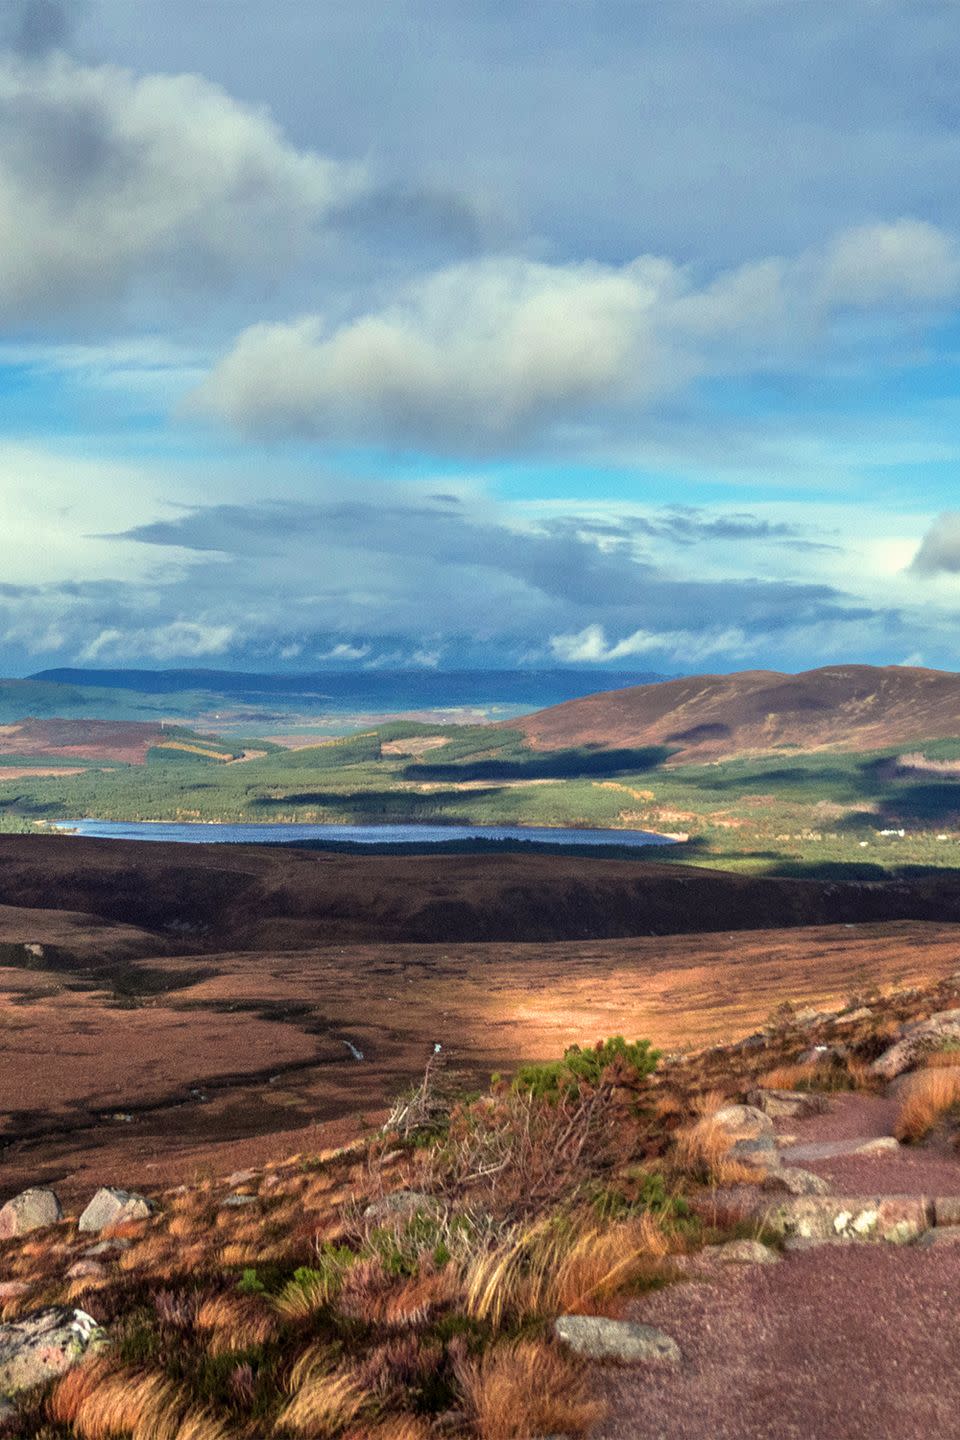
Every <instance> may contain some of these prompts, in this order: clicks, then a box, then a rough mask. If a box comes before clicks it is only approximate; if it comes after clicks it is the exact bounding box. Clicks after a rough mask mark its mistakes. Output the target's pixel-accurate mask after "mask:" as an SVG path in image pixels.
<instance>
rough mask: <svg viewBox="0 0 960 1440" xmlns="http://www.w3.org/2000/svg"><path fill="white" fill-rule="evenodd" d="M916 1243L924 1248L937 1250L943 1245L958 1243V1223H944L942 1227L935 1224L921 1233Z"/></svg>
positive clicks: (959, 1237)
mask: <svg viewBox="0 0 960 1440" xmlns="http://www.w3.org/2000/svg"><path fill="white" fill-rule="evenodd" d="M917 1244H918V1245H920V1246H922V1247H923V1249H924V1250H929V1249H931V1248H936V1249H938V1250H939V1249H940V1248H941V1247H942V1246H944V1245H960V1225H946V1226H944V1227H943V1228H942V1229H941V1227H940V1226H939V1225H937V1226H935V1227H934V1228H933V1229H932V1230H927V1231H926V1232H925V1233H924V1234H923V1235H921V1236H920V1238H919V1239H918V1241H917Z"/></svg>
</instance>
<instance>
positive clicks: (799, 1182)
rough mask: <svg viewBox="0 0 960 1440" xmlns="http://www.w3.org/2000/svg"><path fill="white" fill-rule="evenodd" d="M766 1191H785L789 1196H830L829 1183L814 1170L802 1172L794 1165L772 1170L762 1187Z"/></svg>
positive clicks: (779, 1166) (780, 1166) (781, 1166)
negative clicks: (815, 1173)
mask: <svg viewBox="0 0 960 1440" xmlns="http://www.w3.org/2000/svg"><path fill="white" fill-rule="evenodd" d="M761 1188H762V1189H764V1190H783V1191H786V1193H787V1194H788V1195H829V1194H830V1184H829V1181H827V1180H824V1178H823V1176H822V1175H814V1173H813V1171H812V1170H800V1169H798V1168H797V1167H795V1166H792V1165H778V1166H777V1167H776V1169H774V1170H772V1171H771V1172H770V1174H769V1175H767V1177H766V1179H765V1180H764V1182H763V1185H762V1187H761Z"/></svg>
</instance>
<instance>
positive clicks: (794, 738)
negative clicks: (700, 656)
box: [511, 665, 960, 761]
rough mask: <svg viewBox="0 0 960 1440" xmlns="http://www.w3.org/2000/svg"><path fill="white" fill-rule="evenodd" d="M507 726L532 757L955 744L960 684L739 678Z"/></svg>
mask: <svg viewBox="0 0 960 1440" xmlns="http://www.w3.org/2000/svg"><path fill="white" fill-rule="evenodd" d="M511 724H512V725H514V726H517V727H518V728H520V729H522V730H523V731H524V733H525V734H526V736H527V738H528V740H529V742H530V743H531V744H532V745H533V746H535V747H536V748H538V749H544V750H554V749H562V748H566V747H568V746H576V745H600V746H611V747H613V746H616V747H621V746H624V747H626V746H644V745H670V746H675V747H676V748H677V750H678V751H680V752H681V753H680V756H678V758H682V759H683V760H684V761H688V760H695V759H696V760H720V759H729V758H731V757H732V756H735V755H738V754H743V753H758V752H760V753H762V752H770V751H776V750H781V749H794V750H796V749H799V750H819V749H824V748H829V747H836V748H840V749H847V750H850V749H855V750H874V749H881V748H883V747H884V746H889V745H900V744H911V743H915V742H917V741H921V740H938V739H947V738H952V737H953V736H956V735H960V675H957V674H954V673H953V672H952V671H947V670H925V669H920V668H915V667H912V666H902V665H885V666H874V665H829V666H824V667H823V668H822V669H819V670H805V671H803V672H802V673H801V674H799V675H788V674H783V673H781V672H779V671H776V670H743V671H739V672H737V673H735V674H732V675H693V676H686V677H684V678H682V679H679V680H667V681H664V682H662V683H660V684H655V685H638V686H633V687H631V688H630V689H627V690H607V691H602V692H600V693H599V694H596V695H589V696H587V697H586V698H585V699H582V700H569V701H567V702H565V703H564V704H562V705H555V706H552V707H551V708H550V709H547V710H538V711H537V712H536V713H534V714H532V715H527V716H524V717H523V718H522V719H520V720H515V721H511Z"/></svg>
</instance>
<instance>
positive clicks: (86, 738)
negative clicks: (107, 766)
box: [0, 718, 165, 773]
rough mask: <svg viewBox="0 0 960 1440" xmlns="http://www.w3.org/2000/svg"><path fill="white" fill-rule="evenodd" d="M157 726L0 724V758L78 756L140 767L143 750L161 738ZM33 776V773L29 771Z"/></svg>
mask: <svg viewBox="0 0 960 1440" xmlns="http://www.w3.org/2000/svg"><path fill="white" fill-rule="evenodd" d="M164 738H165V737H164V731H163V728H162V727H161V726H160V725H153V724H150V723H147V722H143V721H139V720H36V719H32V718H31V719H26V720H20V721H18V722H17V723H16V724H14V725H0V756H3V755H56V756H61V757H63V758H65V759H66V758H73V757H74V756H82V757H83V758H84V759H87V760H119V761H121V762H126V763H127V764H129V765H142V764H143V763H144V761H145V760H146V758H147V751H148V750H149V749H150V748H151V746H153V745H157V744H159V742H160V741H161V740H162V739H164ZM32 773H36V772H32Z"/></svg>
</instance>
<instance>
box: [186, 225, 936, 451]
mask: <svg viewBox="0 0 960 1440" xmlns="http://www.w3.org/2000/svg"><path fill="white" fill-rule="evenodd" d="M958 289H960V261H958V258H957V251H956V246H955V243H954V241H953V239H952V237H951V236H949V235H947V234H946V233H945V232H942V231H940V230H938V229H937V228H936V227H935V226H932V225H928V224H925V223H922V222H919V221H912V220H898V221H895V222H893V223H891V224H878V225H873V226H869V227H866V228H860V229H856V230H851V231H848V232H845V233H843V234H841V235H839V236H837V237H836V238H835V239H834V241H832V242H831V244H830V245H829V246H828V247H827V248H826V249H825V250H818V251H815V252H809V253H806V254H804V255H801V256H799V257H797V258H795V259H793V260H785V259H781V258H777V257H773V258H770V259H767V260H762V261H757V262H751V263H749V264H746V265H743V266H740V267H738V268H736V269H734V270H730V271H726V272H723V273H721V274H719V275H717V276H715V277H714V278H713V279H712V280H710V281H709V282H708V283H706V284H704V283H698V281H697V278H696V276H695V275H694V274H693V272H692V271H691V270H690V269H689V267H684V266H680V265H678V264H675V263H674V262H672V261H671V260H669V259H663V258H658V257H654V256H641V257H639V258H638V259H636V260H633V261H631V262H630V263H628V264H625V265H620V266H615V265H605V264H600V263H595V262H590V263H577V264H572V263H571V264H553V265H549V264H544V263H540V262H534V261H530V260H525V259H520V258H516V257H497V258H489V257H488V258H485V259H483V260H477V261H472V262H467V263H464V264H460V265H456V266H452V267H448V268H446V269H444V270H441V271H438V272H436V273H433V274H431V275H428V276H427V277H425V278H423V279H421V280H420V281H418V282H417V283H416V284H415V285H413V286H411V287H409V288H408V289H407V290H406V291H405V292H404V294H403V295H402V296H400V297H399V298H398V299H397V300H396V301H395V302H394V303H393V304H391V305H389V306H387V307H385V308H383V309H380V310H376V311H371V312H369V313H366V314H361V315H359V316H357V317H355V318H354V319H352V320H349V321H347V322H345V323H342V324H335V325H331V324H329V323H328V322H327V321H326V320H325V319H324V318H323V317H322V316H320V315H306V316H302V317H300V318H298V319H296V320H293V321H290V322H284V323H279V324H258V325H255V326H253V327H251V328H250V329H248V330H246V331H244V332H243V333H242V334H241V335H240V336H239V337H238V339H237V340H236V342H235V344H234V346H233V348H232V349H231V350H230V351H229V353H228V354H227V355H225V356H224V358H223V359H222V360H221V361H220V363H219V364H218V365H217V366H216V367H215V368H214V370H213V371H212V372H211V374H210V375H209V376H208V377H207V379H206V380H205V381H204V382H203V384H202V385H201V386H200V387H199V389H198V390H197V392H196V393H195V394H194V396H193V400H192V404H193V407H194V408H195V409H197V410H199V411H201V412H206V413H208V414H211V415H214V416H216V417H218V418H220V419H221V420H224V421H226V422H227V423H228V424H230V425H231V426H233V427H235V428H236V429H237V430H239V431H241V432H242V433H245V434H248V435H254V436H259V435H271V436H285V435H307V436H314V437H319V438H329V437H335V436H338V435H344V434H347V435H359V436H362V437H364V438H368V439H373V440H374V441H379V442H397V441H399V442H400V443H420V442H425V443H430V444H439V445H446V446H449V447H451V448H463V447H466V448H471V447H475V448H481V449H482V448H485V447H497V446H500V445H505V444H508V443H513V442H516V441H517V440H520V439H523V438H525V437H527V436H530V435H533V434H536V433H538V432H541V431H543V430H544V429H546V428H549V427H550V426H551V425H556V424H557V423H559V422H570V421H579V420H581V419H582V418H583V417H584V416H588V415H589V414H590V413H591V412H592V411H595V410H597V409H606V410H608V411H609V410H610V409H611V408H613V409H619V410H620V411H624V412H632V411H635V410H636V409H637V408H643V407H647V406H649V405H650V404H651V403H652V402H655V401H656V400H658V399H659V398H661V397H663V396H666V395H670V394H672V393H674V392H676V391H678V390H680V389H682V388H683V387H684V386H685V385H687V384H688V383H689V382H690V381H691V380H693V379H694V378H695V377H697V376H700V375H724V374H730V373H735V372H738V371H752V370H756V371H763V370H764V369H769V368H778V367H781V366H783V365H784V364H796V363H798V362H799V361H800V359H801V358H802V355H803V352H804V347H805V344H806V342H807V340H808V338H809V335H810V333H811V332H812V331H813V330H814V329H816V328H817V327H822V325H823V324H824V322H825V321H827V322H829V319H830V316H831V314H832V313H833V312H834V311H836V310H841V309H843V308H846V307H850V306H859V307H874V308H876V307H881V308H882V307H889V306H893V307H898V306H908V307H909V306H916V305H926V304H929V303H932V302H935V301H944V300H946V299H947V298H948V297H949V296H951V295H953V294H955V293H957V291H958Z"/></svg>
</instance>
